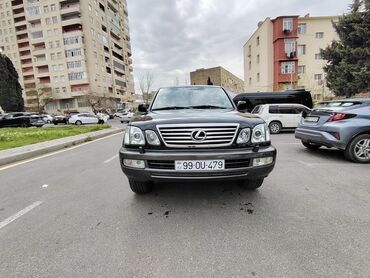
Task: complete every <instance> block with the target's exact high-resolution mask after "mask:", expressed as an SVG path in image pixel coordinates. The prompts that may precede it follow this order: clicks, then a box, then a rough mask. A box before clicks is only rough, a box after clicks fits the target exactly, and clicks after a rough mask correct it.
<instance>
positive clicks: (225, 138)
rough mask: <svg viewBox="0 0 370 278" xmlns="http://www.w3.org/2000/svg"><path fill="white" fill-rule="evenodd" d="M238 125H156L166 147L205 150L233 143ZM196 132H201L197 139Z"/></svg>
mask: <svg viewBox="0 0 370 278" xmlns="http://www.w3.org/2000/svg"><path fill="white" fill-rule="evenodd" d="M238 128H239V124H233V123H231V124H177V125H158V126H157V129H158V132H159V134H160V135H161V138H162V140H163V142H164V143H165V145H166V146H167V147H172V148H207V147H225V146H229V145H231V144H232V143H233V141H234V139H235V136H236V133H237V130H238ZM197 132H201V134H200V135H204V134H205V136H200V137H203V138H198V139H197V138H195V137H197V136H196V134H197Z"/></svg>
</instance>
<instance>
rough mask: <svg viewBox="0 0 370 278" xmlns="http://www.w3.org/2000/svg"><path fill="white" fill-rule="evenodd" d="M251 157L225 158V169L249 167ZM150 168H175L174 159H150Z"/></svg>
mask: <svg viewBox="0 0 370 278" xmlns="http://www.w3.org/2000/svg"><path fill="white" fill-rule="evenodd" d="M249 163H250V159H233V160H225V169H237V168H247V167H249ZM148 166H149V168H150V169H161V170H175V161H174V160H148Z"/></svg>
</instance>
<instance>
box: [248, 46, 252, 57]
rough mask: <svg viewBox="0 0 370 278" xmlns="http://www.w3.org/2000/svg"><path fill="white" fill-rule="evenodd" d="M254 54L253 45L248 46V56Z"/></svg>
mask: <svg viewBox="0 0 370 278" xmlns="http://www.w3.org/2000/svg"><path fill="white" fill-rule="evenodd" d="M251 55H252V46H251V45H249V46H248V56H249V57H250V56H251Z"/></svg>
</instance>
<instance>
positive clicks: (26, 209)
mask: <svg viewBox="0 0 370 278" xmlns="http://www.w3.org/2000/svg"><path fill="white" fill-rule="evenodd" d="M42 203H43V202H42V201H37V202H34V203H33V204H32V205H29V206H28V207H26V208H24V209H22V210H20V211H18V212H17V213H16V214H14V215H12V216H10V217H8V218H7V219H5V220H4V221H2V222H0V230H1V229H2V228H4V227H5V226H6V225H8V224H10V223H12V222H13V221H15V220H17V219H18V218H19V217H21V216H22V215H25V214H26V213H27V212H30V211H31V210H33V209H34V208H35V207H38V206H39V205H41V204H42Z"/></svg>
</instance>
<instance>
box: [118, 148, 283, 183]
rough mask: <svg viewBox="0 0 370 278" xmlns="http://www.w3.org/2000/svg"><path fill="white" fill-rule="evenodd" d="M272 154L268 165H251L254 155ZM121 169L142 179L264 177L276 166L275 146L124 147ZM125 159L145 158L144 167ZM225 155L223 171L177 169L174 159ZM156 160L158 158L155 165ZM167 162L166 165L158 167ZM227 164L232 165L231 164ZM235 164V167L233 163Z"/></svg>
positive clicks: (255, 156)
mask: <svg viewBox="0 0 370 278" xmlns="http://www.w3.org/2000/svg"><path fill="white" fill-rule="evenodd" d="M268 156H272V157H273V158H274V159H273V162H272V163H271V164H268V165H265V166H258V167H255V166H252V162H253V158H259V157H268ZM119 157H120V164H121V168H122V171H123V172H124V173H125V175H126V176H127V177H128V178H132V179H135V180H139V181H169V180H172V181H173V180H181V181H184V180H210V179H212V180H238V179H239V180H240V179H256V178H264V177H267V176H268V175H269V173H270V172H271V171H272V170H273V168H274V166H275V159H276V149H275V148H274V147H273V146H269V147H260V148H259V150H258V151H253V150H252V148H243V149H222V150H218V149H212V150H209V149H208V150H199V149H198V150H196V151H195V150H189V151H187V150H183V151H178V150H176V151H175V150H158V151H155V150H146V151H145V153H140V152H139V151H138V150H129V149H126V148H124V147H122V148H121V149H120V152H119ZM124 159H135V160H144V161H145V169H137V168H131V167H127V166H125V165H124V164H123V160H124ZM214 159H224V160H225V165H226V168H225V169H224V170H220V171H212V172H210V171H196V172H195V171H194V172H184V171H176V170H175V168H174V166H173V167H172V168H171V166H172V162H173V165H174V161H175V160H214ZM153 161H155V163H154V165H153ZM158 165H162V166H163V165H164V166H165V167H166V169H164V168H162V169H160V167H162V166H160V167H158ZM228 165H229V166H230V167H228ZM231 166H232V167H231Z"/></svg>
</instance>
